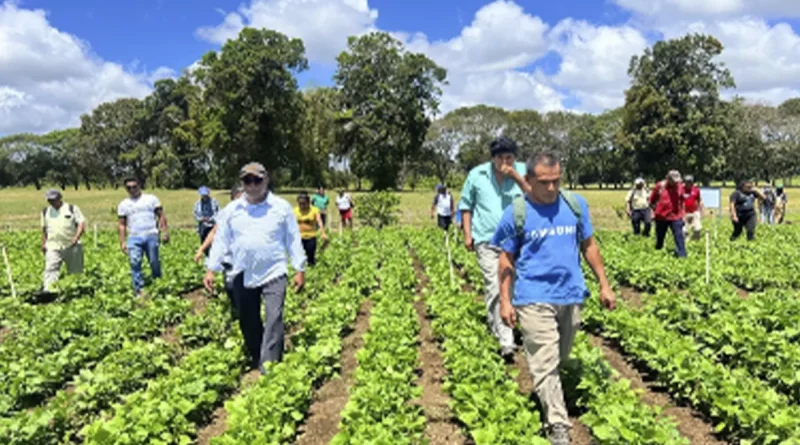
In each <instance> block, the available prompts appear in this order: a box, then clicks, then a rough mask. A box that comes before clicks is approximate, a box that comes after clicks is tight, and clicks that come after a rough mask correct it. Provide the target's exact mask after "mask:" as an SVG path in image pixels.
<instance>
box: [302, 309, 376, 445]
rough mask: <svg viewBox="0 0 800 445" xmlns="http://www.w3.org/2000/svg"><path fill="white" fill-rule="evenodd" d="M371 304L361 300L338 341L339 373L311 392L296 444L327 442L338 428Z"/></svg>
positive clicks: (315, 444) (308, 444)
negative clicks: (351, 324) (346, 331)
mask: <svg viewBox="0 0 800 445" xmlns="http://www.w3.org/2000/svg"><path fill="white" fill-rule="evenodd" d="M372 304H373V302H372V300H365V301H364V303H362V304H361V307H360V308H359V310H358V318H356V324H355V328H354V329H353V332H351V333H350V334H349V335H348V336H347V337H345V338H344V340H343V341H342V360H341V365H342V369H341V373H340V375H339V376H338V377H336V378H332V379H330V380H328V381H327V382H325V384H323V385H322V387H320V388H319V389H318V390H317V391H316V393H315V394H314V401H313V403H312V404H311V407H309V409H308V418H307V419H306V423H305V424H304V425H303V426H301V427H300V428H299V429H298V438H297V441H296V442H295V443H296V444H297V445H323V444H325V445H327V444H328V443H329V442H330V441H331V439H333V436H335V435H336V433H337V432H338V431H339V419H340V414H341V412H342V409H344V406H345V405H346V404H347V400H348V399H349V398H350V394H349V388H350V386H352V384H353V374H354V373H355V370H356V367H358V361H357V360H356V352H357V351H358V350H359V349H361V347H362V346H364V340H363V336H364V333H366V332H367V329H369V313H370V310H371V309H372Z"/></svg>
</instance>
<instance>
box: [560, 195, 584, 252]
mask: <svg viewBox="0 0 800 445" xmlns="http://www.w3.org/2000/svg"><path fill="white" fill-rule="evenodd" d="M559 194H560V195H561V197H562V198H563V199H564V201H565V202H566V203H567V206H568V207H569V209H570V210H571V211H572V214H573V215H575V218H577V219H578V224H577V225H576V226H577V230H576V233H577V238H578V244H580V243H581V242H583V239H584V238H583V209H582V208H581V204H580V202H578V195H576V194H575V193H572V192H571V191H569V190H559Z"/></svg>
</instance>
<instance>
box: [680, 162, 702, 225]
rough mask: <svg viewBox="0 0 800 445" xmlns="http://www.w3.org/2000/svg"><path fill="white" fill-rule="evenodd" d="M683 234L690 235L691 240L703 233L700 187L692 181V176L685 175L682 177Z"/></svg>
mask: <svg viewBox="0 0 800 445" xmlns="http://www.w3.org/2000/svg"><path fill="white" fill-rule="evenodd" d="M683 209H684V215H683V236H684V238H685V237H687V236H689V232H691V236H692V238H691V239H693V240H698V239H700V237H701V235H702V234H703V198H702V197H701V195H700V187H698V186H696V185H695V183H694V176H692V175H686V176H684V178H683Z"/></svg>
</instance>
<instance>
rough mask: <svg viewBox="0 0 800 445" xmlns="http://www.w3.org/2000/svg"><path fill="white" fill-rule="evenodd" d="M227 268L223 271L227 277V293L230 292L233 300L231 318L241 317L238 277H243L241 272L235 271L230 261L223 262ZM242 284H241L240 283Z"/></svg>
mask: <svg viewBox="0 0 800 445" xmlns="http://www.w3.org/2000/svg"><path fill="white" fill-rule="evenodd" d="M222 267H223V268H224V269H225V270H224V271H223V273H222V276H223V278H224V279H225V293H226V294H228V299H229V300H230V301H231V318H232V319H234V320H238V319H239V303H238V302H237V301H236V293H235V289H236V279H241V276H242V274H241V272H240V273H238V274H234V273H233V270H232V269H233V266H231V265H230V264H228V263H222ZM240 285H241V284H240Z"/></svg>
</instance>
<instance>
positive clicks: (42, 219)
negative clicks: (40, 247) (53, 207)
mask: <svg viewBox="0 0 800 445" xmlns="http://www.w3.org/2000/svg"><path fill="white" fill-rule="evenodd" d="M45 213H47V210H45V211H43V212H39V224H40V225H41V226H42V228H43V229H44V228H45V227H47V225H46V224H45V223H44V214H45Z"/></svg>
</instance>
